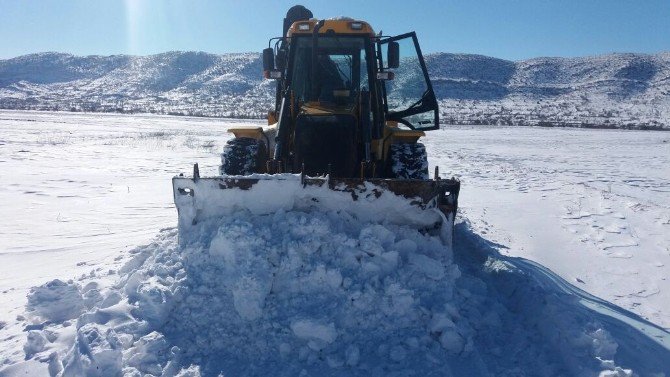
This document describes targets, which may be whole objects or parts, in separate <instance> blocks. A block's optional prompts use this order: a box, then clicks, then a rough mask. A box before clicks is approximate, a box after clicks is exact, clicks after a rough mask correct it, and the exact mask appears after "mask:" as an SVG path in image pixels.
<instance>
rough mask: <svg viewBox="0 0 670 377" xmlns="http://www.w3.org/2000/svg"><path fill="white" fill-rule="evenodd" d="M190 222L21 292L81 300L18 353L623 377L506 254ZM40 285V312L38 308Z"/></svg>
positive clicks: (611, 352)
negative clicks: (68, 278)
mask: <svg viewBox="0 0 670 377" xmlns="http://www.w3.org/2000/svg"><path fill="white" fill-rule="evenodd" d="M192 231H193V232H194V233H193V234H192V235H191V237H189V240H190V242H188V243H186V244H182V245H180V244H179V242H178V240H177V234H176V231H175V230H166V231H163V232H162V233H161V234H160V236H159V237H158V239H157V240H156V241H155V242H154V243H153V244H151V245H148V246H144V247H140V248H138V249H137V250H136V251H135V252H134V255H135V256H134V259H132V260H130V261H129V262H128V263H127V264H126V265H125V266H124V267H123V268H121V269H120V271H119V281H118V283H117V284H116V285H115V286H114V287H112V288H111V289H108V290H103V291H102V292H97V294H90V293H88V292H91V291H93V290H95V287H96V285H95V284H94V283H89V284H86V285H85V286H84V288H79V287H78V286H77V285H74V284H71V283H63V282H60V281H54V282H50V283H48V284H46V285H44V286H42V287H38V288H36V289H34V293H32V294H31V295H32V296H31V297H34V298H31V300H30V302H31V303H32V304H30V305H32V306H31V307H32V308H34V310H37V308H41V309H40V313H42V314H41V315H44V316H45V317H48V318H51V319H52V320H54V318H60V319H63V318H67V317H71V316H72V315H74V313H75V312H76V311H84V310H85V311H86V312H85V313H83V314H81V315H80V316H79V318H78V319H77V321H76V326H69V327H66V328H63V329H60V330H59V329H54V328H53V327H51V328H45V329H43V330H35V331H31V332H29V334H28V341H27V343H26V345H25V352H26V356H27V359H30V358H33V359H35V360H41V361H44V362H47V361H48V362H49V370H51V371H52V374H53V375H55V374H58V373H60V375H61V376H80V375H90V376H98V375H100V376H102V375H104V376H107V375H122V374H123V375H130V376H145V375H153V376H200V375H219V374H223V375H231V376H238V375H273V376H295V375H372V376H389V375H391V376H410V375H415V376H424V375H440V376H458V375H473V376H486V375H515V376H525V375H597V374H598V373H601V372H602V373H604V375H631V373H633V371H632V370H630V369H624V368H622V367H621V365H620V362H619V361H616V362H615V360H616V357H617V354H618V348H619V346H620V345H619V343H618V342H617V341H616V340H615V338H614V337H613V336H611V334H610V333H609V332H608V331H607V330H605V329H604V327H603V326H602V325H601V324H599V323H598V322H597V321H596V320H594V319H593V318H592V317H589V316H583V317H582V316H581V315H577V314H572V313H571V310H572V309H573V308H574V306H570V305H574V303H572V301H574V300H572V301H569V302H568V306H566V301H564V300H563V299H561V298H560V297H558V296H557V295H556V294H547V292H545V291H544V290H543V289H541V288H539V286H538V285H537V284H533V282H532V281H531V280H530V279H528V278H527V277H525V275H524V273H523V272H520V271H518V269H516V268H515V267H514V266H512V265H510V264H509V263H506V262H505V261H500V260H494V259H492V258H489V260H487V261H486V263H484V264H483V265H482V266H481V270H479V271H474V270H472V269H473V268H474V267H473V265H468V264H466V269H465V270H463V268H461V267H459V265H457V264H456V263H455V262H454V255H453V254H452V250H451V249H449V248H447V247H446V246H445V245H444V244H443V243H442V241H441V240H440V238H439V237H434V236H430V235H426V234H423V233H421V232H420V231H418V230H416V229H414V228H411V227H405V226H400V225H393V224H377V223H369V222H364V221H360V220H357V219H355V218H352V217H346V216H343V215H342V214H338V213H336V212H319V211H315V212H301V211H287V212H283V211H279V212H277V213H274V214H271V215H253V214H251V213H249V212H246V211H238V212H236V213H234V215H233V216H230V217H226V218H222V219H217V220H210V221H207V222H202V223H200V224H198V225H197V226H196V227H194V228H193V229H192ZM468 270H470V271H468ZM492 282H493V283H492ZM38 296H39V297H42V298H40V299H36V298H35V297H38ZM89 296H90V297H93V299H90V300H89V301H90V302H92V303H93V304H91V305H89V306H87V305H86V302H87V301H86V297H89ZM44 297H47V298H49V299H50V300H48V301H49V302H52V303H54V305H53V308H52V310H47V309H46V306H45V307H42V306H39V305H36V303H44V302H47V300H45V299H43V298H44ZM54 298H56V299H54ZM63 302H71V303H78V304H77V306H76V308H77V309H76V310H73V311H71V312H67V311H65V310H63V305H62V303H63ZM73 307H74V305H73ZM86 308H88V309H86ZM73 327H76V329H74V328H73ZM57 331H61V333H60V335H58V334H56V335H54V334H55V332H57ZM68 333H70V334H72V335H70V338H71V339H72V340H71V342H70V343H67V341H66V340H64V339H67V338H68V337H67V336H63V335H67V334H68ZM50 334H51V336H50ZM59 341H62V342H63V343H64V344H69V348H67V349H65V348H63V349H62V350H60V351H59V350H55V349H56V348H57V347H55V346H54V345H53V344H51V343H53V342H59ZM54 350H55V351H54ZM652 367H654V368H655V366H653V365H652Z"/></svg>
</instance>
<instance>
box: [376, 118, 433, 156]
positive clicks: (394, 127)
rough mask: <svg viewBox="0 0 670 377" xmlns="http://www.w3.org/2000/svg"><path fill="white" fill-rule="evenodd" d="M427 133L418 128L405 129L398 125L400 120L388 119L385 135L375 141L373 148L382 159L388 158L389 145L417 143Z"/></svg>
mask: <svg viewBox="0 0 670 377" xmlns="http://www.w3.org/2000/svg"><path fill="white" fill-rule="evenodd" d="M423 136H426V133H425V132H423V131H418V130H405V129H401V128H399V127H398V122H394V121H387V122H386V125H385V126H384V135H383V138H382V139H381V140H374V141H373V143H372V144H373V145H372V146H373V150H374V151H375V152H376V154H377V156H380V157H381V158H382V160H386V156H387V154H388V151H389V147H390V146H391V144H393V143H409V144H413V143H416V142H417V141H418V140H419V138H421V137H423Z"/></svg>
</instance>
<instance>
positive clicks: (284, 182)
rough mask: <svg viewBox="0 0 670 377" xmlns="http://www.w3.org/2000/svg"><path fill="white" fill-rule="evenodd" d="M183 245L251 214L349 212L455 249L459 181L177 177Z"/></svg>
mask: <svg viewBox="0 0 670 377" xmlns="http://www.w3.org/2000/svg"><path fill="white" fill-rule="evenodd" d="M172 186H173V190H174V201H175V205H176V206H177V211H178V213H179V242H180V244H182V245H184V244H186V243H188V242H189V240H190V239H191V238H192V236H196V235H195V234H193V233H194V232H193V228H194V226H196V225H197V224H199V223H202V222H205V221H207V220H214V219H216V218H221V217H225V216H230V215H232V214H233V213H235V212H236V211H240V210H247V211H249V212H251V213H252V214H255V215H266V214H271V213H275V212H277V211H282V210H283V211H289V210H303V211H311V210H315V209H316V210H322V211H336V212H342V211H344V212H347V213H348V214H350V215H351V216H353V217H355V218H357V219H359V220H361V221H369V222H377V223H394V224H399V225H405V226H412V227H415V228H417V229H422V230H423V229H425V230H427V231H431V232H439V234H440V236H441V237H442V239H443V241H444V242H445V243H447V244H448V245H451V238H452V231H453V224H454V217H455V215H456V209H457V206H458V192H459V190H460V182H459V181H458V180H455V179H448V180H443V179H436V180H427V181H422V180H398V179H379V178H372V179H352V178H332V179H329V178H328V177H307V176H302V175H300V174H272V175H270V174H256V175H251V176H221V177H213V178H200V177H198V175H197V174H196V175H195V176H194V177H193V178H187V177H182V176H178V177H174V178H173V179H172Z"/></svg>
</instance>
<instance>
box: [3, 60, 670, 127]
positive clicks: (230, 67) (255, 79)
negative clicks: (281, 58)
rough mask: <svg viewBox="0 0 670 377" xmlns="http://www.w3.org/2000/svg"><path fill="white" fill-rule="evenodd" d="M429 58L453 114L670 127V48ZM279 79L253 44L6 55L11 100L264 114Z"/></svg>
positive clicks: (7, 105)
mask: <svg viewBox="0 0 670 377" xmlns="http://www.w3.org/2000/svg"><path fill="white" fill-rule="evenodd" d="M425 61H426V65H427V67H428V69H429V73H430V76H431V80H432V82H433V86H434V89H435V93H436V96H437V98H438V101H439V103H440V115H441V120H442V121H443V122H445V123H465V124H472V123H474V124H503V125H550V126H551V125H554V126H583V127H606V128H610V127H625V128H670V52H660V53H656V54H642V53H640V54H638V53H611V54H605V55H595V56H588V57H570V58H561V57H538V58H532V59H526V60H519V61H511V60H505V59H499V58H494V57H489V56H485V55H477V54H462V53H431V54H427V55H426V56H425ZM273 88H274V83H273V82H272V81H269V80H263V79H262V77H261V58H260V54H258V53H253V52H248V53H229V54H211V53H207V52H202V51H171V52H164V53H160V54H154V55H147V56H135V55H109V56H103V55H88V56H76V55H72V54H67V53H59V52H42V53H34V54H28V55H23V56H19V57H16V58H11V59H4V60H0V108H4V109H33V110H67V111H104V112H131V113H133V112H147V113H160V114H178V115H195V116H215V117H245V118H247V117H251V118H257V117H262V116H264V115H265V114H266V112H267V110H268V109H270V108H271V106H272V102H273V97H274V96H273V94H274V90H273ZM399 90H403V88H402V87H401V86H399Z"/></svg>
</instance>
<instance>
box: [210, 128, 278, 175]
mask: <svg viewBox="0 0 670 377" xmlns="http://www.w3.org/2000/svg"><path fill="white" fill-rule="evenodd" d="M266 160H267V147H266V146H265V143H264V142H262V141H260V140H256V139H252V138H248V137H239V138H237V137H236V138H233V139H230V140H228V142H227V143H226V146H224V147H223V153H222V154H221V167H220V169H219V170H220V172H221V174H225V175H250V174H254V173H263V172H265V161H266Z"/></svg>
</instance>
